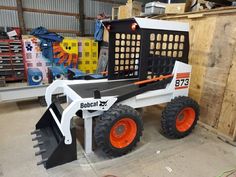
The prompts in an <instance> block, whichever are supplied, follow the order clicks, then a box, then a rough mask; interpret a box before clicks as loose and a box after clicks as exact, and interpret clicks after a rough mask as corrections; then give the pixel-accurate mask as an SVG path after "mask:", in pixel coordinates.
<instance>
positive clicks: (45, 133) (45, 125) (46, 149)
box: [31, 102, 77, 169]
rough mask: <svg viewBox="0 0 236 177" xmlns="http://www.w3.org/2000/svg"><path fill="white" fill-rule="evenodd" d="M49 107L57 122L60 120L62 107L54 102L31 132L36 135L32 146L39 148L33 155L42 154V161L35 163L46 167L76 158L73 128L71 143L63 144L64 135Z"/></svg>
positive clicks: (72, 129)
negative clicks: (55, 117)
mask: <svg viewBox="0 0 236 177" xmlns="http://www.w3.org/2000/svg"><path fill="white" fill-rule="evenodd" d="M49 109H52V110H53V112H54V113H55V115H56V116H57V118H58V120H59V122H60V121H61V115H62V112H63V108H62V107H61V106H60V104H59V103H57V102H54V103H52V104H51V105H50V107H49V108H48V109H47V111H46V112H45V113H44V115H43V116H42V118H41V119H40V120H39V121H38V123H37V124H36V130H35V131H34V132H32V133H31V134H32V135H33V134H35V135H36V137H35V138H33V139H32V140H33V141H37V142H38V143H37V144H36V145H34V148H39V151H38V152H36V153H35V155H36V156H37V155H41V156H42V161H40V162H38V163H37V165H44V167H45V168H46V169H48V168H52V167H55V166H58V165H62V164H64V163H68V162H71V161H73V160H77V151H76V131H75V128H71V135H72V143H71V144H69V145H67V144H65V143H64V139H65V137H64V136H63V135H62V133H61V131H60V129H59V127H58V126H57V124H56V122H55V120H54V118H53V116H52V115H51V112H50V111H49Z"/></svg>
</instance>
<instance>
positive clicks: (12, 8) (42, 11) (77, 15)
mask: <svg viewBox="0 0 236 177" xmlns="http://www.w3.org/2000/svg"><path fill="white" fill-rule="evenodd" d="M0 10H16V11H17V8H16V7H13V6H0ZM23 11H25V12H35V13H44V14H52V15H64V16H74V17H76V18H78V19H79V16H80V14H79V13H70V12H61V11H54V10H43V9H34V8H23ZM84 19H85V20H95V19H96V17H85V16H84Z"/></svg>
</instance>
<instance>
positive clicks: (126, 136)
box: [110, 118, 137, 148]
mask: <svg viewBox="0 0 236 177" xmlns="http://www.w3.org/2000/svg"><path fill="white" fill-rule="evenodd" d="M136 133H137V125H136V123H135V121H134V120H133V119H131V118H123V119H121V120H119V121H118V122H116V123H115V124H114V125H113V126H112V128H111V131H110V142H111V145H112V146H113V147H115V148H124V147H127V146H128V145H130V144H131V143H132V141H133V140H134V138H135V136H136Z"/></svg>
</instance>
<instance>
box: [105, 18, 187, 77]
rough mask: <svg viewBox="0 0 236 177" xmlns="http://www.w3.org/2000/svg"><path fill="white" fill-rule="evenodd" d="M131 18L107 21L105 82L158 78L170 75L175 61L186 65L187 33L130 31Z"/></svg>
mask: <svg viewBox="0 0 236 177" xmlns="http://www.w3.org/2000/svg"><path fill="white" fill-rule="evenodd" d="M134 23H136V21H135V20H134V19H125V20H121V21H111V22H107V23H105V25H110V32H109V62H108V79H110V80H116V79H129V78H138V79H139V80H145V79H147V78H153V77H158V76H160V75H167V74H171V73H172V71H173V68H174V64H175V61H176V60H178V61H181V62H184V63H188V52H189V39H188V37H189V36H188V32H182V31H171V30H155V29H142V28H139V27H138V28H137V29H136V30H133V29H131V27H132V24H134Z"/></svg>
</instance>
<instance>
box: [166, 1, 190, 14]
mask: <svg viewBox="0 0 236 177" xmlns="http://www.w3.org/2000/svg"><path fill="white" fill-rule="evenodd" d="M184 12H185V3H172V4H167V5H166V10H165V13H166V14H182V13H184Z"/></svg>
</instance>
